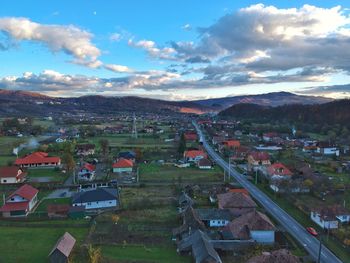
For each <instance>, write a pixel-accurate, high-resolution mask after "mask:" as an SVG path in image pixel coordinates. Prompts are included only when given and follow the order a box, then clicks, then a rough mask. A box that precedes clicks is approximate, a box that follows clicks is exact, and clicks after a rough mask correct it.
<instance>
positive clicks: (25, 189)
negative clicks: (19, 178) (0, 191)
mask: <svg viewBox="0 0 350 263" xmlns="http://www.w3.org/2000/svg"><path fill="white" fill-rule="evenodd" d="M37 193H39V190H38V189H36V188H34V187H33V186H31V185H29V184H25V185H22V186H21V187H20V188H18V189H17V190H16V191H15V192H13V193H12V194H11V195H10V196H9V197H8V198H7V199H10V198H11V197H13V196H15V195H19V196H21V197H23V198H25V199H27V200H28V201H30V200H32V199H33V197H34V196H35V195H36V194H37Z"/></svg>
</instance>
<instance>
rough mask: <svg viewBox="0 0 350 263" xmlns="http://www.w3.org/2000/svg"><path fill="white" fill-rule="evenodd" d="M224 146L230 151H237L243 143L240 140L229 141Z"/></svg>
mask: <svg viewBox="0 0 350 263" xmlns="http://www.w3.org/2000/svg"><path fill="white" fill-rule="evenodd" d="M222 145H223V146H224V147H226V148H229V149H235V148H238V147H240V146H241V143H240V141H239V140H227V141H223V142H222Z"/></svg>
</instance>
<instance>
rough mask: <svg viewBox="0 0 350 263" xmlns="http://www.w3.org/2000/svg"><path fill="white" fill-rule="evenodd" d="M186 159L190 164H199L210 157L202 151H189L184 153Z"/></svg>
mask: <svg viewBox="0 0 350 263" xmlns="http://www.w3.org/2000/svg"><path fill="white" fill-rule="evenodd" d="M184 158H185V159H186V161H188V162H198V161H199V160H200V159H204V158H208V156H207V154H206V153H205V152H204V151H201V150H188V151H185V152H184Z"/></svg>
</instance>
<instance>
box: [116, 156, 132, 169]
mask: <svg viewBox="0 0 350 263" xmlns="http://www.w3.org/2000/svg"><path fill="white" fill-rule="evenodd" d="M133 166H134V163H133V162H132V161H131V160H128V159H124V158H120V159H119V160H118V161H117V162H116V163H114V164H113V166H112V167H113V168H126V167H133Z"/></svg>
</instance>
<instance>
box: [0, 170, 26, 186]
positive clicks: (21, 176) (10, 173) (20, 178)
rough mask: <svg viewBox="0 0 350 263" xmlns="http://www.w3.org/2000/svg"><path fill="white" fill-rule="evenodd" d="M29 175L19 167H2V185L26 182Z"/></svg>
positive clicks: (0, 179) (0, 181) (0, 171)
mask: <svg viewBox="0 0 350 263" xmlns="http://www.w3.org/2000/svg"><path fill="white" fill-rule="evenodd" d="M26 175H27V173H25V172H23V170H22V169H21V168H19V167H17V166H6V167H0V184H17V183H22V182H24V180H25V178H26Z"/></svg>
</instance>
